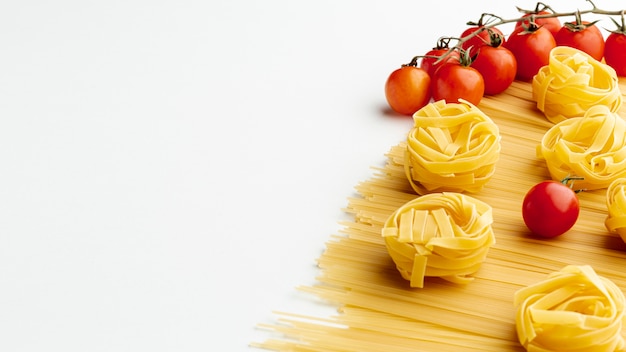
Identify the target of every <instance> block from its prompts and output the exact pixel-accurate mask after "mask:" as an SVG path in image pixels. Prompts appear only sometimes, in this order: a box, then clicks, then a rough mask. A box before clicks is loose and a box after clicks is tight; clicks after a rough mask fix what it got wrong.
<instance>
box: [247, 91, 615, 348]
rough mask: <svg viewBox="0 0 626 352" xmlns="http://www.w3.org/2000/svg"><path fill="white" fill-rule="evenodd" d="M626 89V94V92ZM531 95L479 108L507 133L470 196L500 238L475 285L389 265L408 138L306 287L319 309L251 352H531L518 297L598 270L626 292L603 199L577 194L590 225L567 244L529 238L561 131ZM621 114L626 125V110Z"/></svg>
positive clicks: (487, 100)
mask: <svg viewBox="0 0 626 352" xmlns="http://www.w3.org/2000/svg"><path fill="white" fill-rule="evenodd" d="M620 84H621V88H622V89H623V90H624V91H626V81H622V82H621V83H620ZM531 90H532V88H531V85H530V83H526V82H513V85H512V86H511V87H510V88H509V89H508V90H507V91H505V92H504V93H502V94H499V95H497V96H488V97H484V98H483V99H482V100H481V102H480V105H479V107H480V109H481V111H483V112H484V113H485V114H487V115H488V116H489V117H490V118H492V119H493V121H494V122H495V123H496V124H497V125H498V128H499V130H500V135H501V136H502V140H501V145H502V149H501V152H500V153H501V155H500V159H499V160H498V163H497V171H496V172H495V173H494V175H493V177H492V179H491V180H490V181H489V182H488V183H487V184H486V185H485V186H484V187H483V189H482V190H480V191H479V192H476V193H473V194H471V196H472V197H474V198H476V199H479V200H481V201H483V202H485V203H487V204H489V205H490V206H491V207H492V212H493V224H492V228H493V230H494V233H495V234H496V236H497V243H495V244H494V245H493V246H492V247H491V248H490V249H489V253H488V255H487V257H486V258H485V261H484V262H483V263H482V265H481V268H480V270H479V271H478V272H477V273H476V274H474V275H473V277H474V280H473V281H472V283H471V284H469V285H457V284H454V283H450V282H448V281H445V280H442V279H439V278H429V279H428V280H427V285H425V287H424V288H421V289H412V288H410V286H409V284H407V281H406V280H405V279H403V278H402V277H401V275H400V274H399V273H398V270H397V268H396V265H395V263H394V262H393V260H392V259H391V258H390V256H389V253H388V251H387V249H386V245H385V239H384V238H383V237H382V236H381V231H382V228H383V226H384V224H385V222H386V221H387V219H388V218H389V216H390V215H391V214H392V213H393V212H394V211H396V210H397V209H398V208H400V207H401V206H402V205H404V204H405V203H407V202H409V201H410V200H412V199H415V197H416V195H415V191H414V190H413V188H412V186H411V184H410V183H409V181H408V180H407V177H406V173H405V165H404V160H405V159H404V157H405V154H406V149H407V145H406V141H405V140H403V138H402V137H403V136H401V138H399V141H398V143H397V144H395V145H393V146H391V147H390V148H389V150H387V151H384V152H381V156H382V154H384V156H385V157H384V163H383V164H382V165H379V162H378V161H375V163H373V164H374V165H376V166H374V167H373V174H372V175H371V177H368V178H367V179H365V180H363V181H362V182H359V183H358V184H356V185H355V194H354V195H353V196H351V197H350V198H349V199H348V204H347V205H346V209H345V210H346V212H347V215H348V218H347V219H345V220H344V221H342V222H341V226H340V229H339V230H338V231H339V233H338V234H334V235H330V236H329V237H328V241H327V242H326V243H325V244H324V245H323V247H324V251H323V253H321V254H320V256H319V257H318V258H317V262H316V263H317V265H318V267H319V269H318V270H317V272H316V275H315V278H314V279H313V278H311V281H312V282H310V283H309V282H308V281H307V282H305V283H303V285H301V286H299V287H298V290H297V292H296V294H295V296H296V298H297V301H300V302H299V303H302V302H301V301H305V302H306V301H309V300H310V301H311V302H312V304H311V306H310V307H308V308H307V307H300V305H298V307H299V308H283V309H287V310H291V309H296V311H295V312H293V311H288V312H276V313H275V320H274V321H269V322H266V323H265V324H262V325H261V328H262V331H261V333H262V334H264V333H267V338H263V337H260V338H261V339H262V340H261V341H255V342H253V343H252V345H253V346H256V347H259V348H262V349H264V350H272V351H281V352H287V351H290V352H294V351H300V352H322V351H323V352H380V351H385V352H409V351H411V352H412V351H438V352H442V351H443V352H475V351H490V352H524V350H525V349H524V347H523V346H522V345H521V344H520V342H519V341H518V338H517V334H516V324H515V314H516V310H515V307H514V305H513V300H514V295H515V292H517V291H518V290H520V289H522V288H524V287H527V286H529V285H533V284H535V283H537V282H539V281H541V280H544V279H545V278H546V276H547V275H549V274H550V273H552V272H555V271H559V270H561V269H562V268H564V267H565V266H567V265H572V264H574V265H590V266H591V267H593V268H594V270H595V271H596V272H597V273H598V275H601V276H603V277H606V278H607V279H610V280H611V281H612V282H614V283H615V284H616V285H617V286H618V287H619V288H620V289H622V290H626V270H624V267H625V266H626V244H625V243H624V242H623V241H622V240H621V239H620V238H619V236H618V235H617V234H614V233H610V232H608V231H606V228H605V226H604V221H605V219H606V217H607V208H606V204H605V202H606V190H590V191H586V192H581V193H579V195H578V196H579V198H580V206H581V214H580V217H579V220H578V222H577V223H576V225H575V226H574V227H573V228H572V229H571V230H570V231H569V232H568V235H567V236H562V237H561V238H557V239H554V240H550V241H544V240H538V239H536V238H533V237H532V236H529V235H528V231H527V230H526V227H525V225H524V222H523V220H522V218H521V214H520V206H521V202H522V199H523V197H524V195H525V193H526V191H527V190H528V189H529V188H530V187H531V186H532V185H534V184H536V183H537V182H540V181H543V180H545V179H546V178H548V177H550V175H549V173H548V171H547V169H546V166H545V163H544V162H543V161H542V160H538V159H537V154H536V153H537V148H536V147H537V144H538V143H540V141H541V138H542V137H543V135H544V134H545V132H546V131H547V130H548V129H549V128H550V127H552V126H553V125H554V124H552V123H551V122H550V121H548V120H547V119H546V118H545V116H544V115H543V113H541V112H540V111H539V110H537V109H536V106H535V102H534V100H533V98H532V92H531ZM619 114H620V115H621V116H626V108H625V107H622V108H621V109H620V111H619ZM331 171H333V170H329V172H331ZM305 215H308V216H309V217H308V221H311V222H313V221H316V219H318V220H319V218H317V217H316V215H317V214H312V213H311V214H309V213H307V214H305ZM287 230H289V231H294V232H297V231H298V228H291V229H287ZM625 292H626V291H625ZM309 309H310V310H309ZM326 309H328V310H329V311H327V310H326ZM621 335H622V336H626V328H625V327H624V326H622V331H621Z"/></svg>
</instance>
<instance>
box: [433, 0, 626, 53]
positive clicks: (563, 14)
mask: <svg viewBox="0 0 626 352" xmlns="http://www.w3.org/2000/svg"><path fill="white" fill-rule="evenodd" d="M587 2H589V3H590V4H591V6H592V8H591V9H588V10H582V11H581V10H576V11H572V12H553V13H547V14H541V15H532V16H531V21H534V20H536V19H538V18H552V17H566V16H567V17H571V16H580V15H583V14H595V15H603V16H623V13H624V11H626V10H617V11H607V10H602V9H599V8H598V7H596V5H595V4H594V3H593V1H592V0H587ZM545 6H546V8H549V6H547V5H545ZM518 9H519V8H518ZM484 16H491V17H493V18H497V19H498V21H496V22H491V23H488V24H484V25H482V26H481V27H480V28H479V29H478V30H476V31H474V32H472V33H470V34H469V35H467V36H465V37H463V38H460V39H459V40H458V41H457V43H456V45H455V46H454V47H452V48H450V50H448V52H446V53H445V54H443V55H441V56H440V57H439V60H437V63H439V62H441V61H443V60H444V59H445V58H447V57H448V56H449V55H450V54H451V52H452V51H453V50H455V49H458V48H460V47H461V46H462V45H463V43H465V42H467V41H468V40H470V39H471V38H473V37H475V36H477V35H478V34H480V33H481V32H482V31H485V30H487V29H489V28H493V27H496V26H501V25H503V24H507V23H516V22H518V21H520V20H522V19H524V17H518V18H510V19H505V18H502V17H500V16H496V15H493V14H485V13H484V14H482V15H481V20H480V21H479V22H482V19H483V17H484Z"/></svg>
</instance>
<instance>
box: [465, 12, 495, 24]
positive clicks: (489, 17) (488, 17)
mask: <svg viewBox="0 0 626 352" xmlns="http://www.w3.org/2000/svg"><path fill="white" fill-rule="evenodd" d="M502 20H503V18H502V17H500V16H498V15H494V14H492V13H482V14H481V15H480V18H479V19H478V22H474V21H468V22H467V23H466V24H467V25H468V26H476V27H484V26H487V25H489V24H491V23H494V22H495V21H502Z"/></svg>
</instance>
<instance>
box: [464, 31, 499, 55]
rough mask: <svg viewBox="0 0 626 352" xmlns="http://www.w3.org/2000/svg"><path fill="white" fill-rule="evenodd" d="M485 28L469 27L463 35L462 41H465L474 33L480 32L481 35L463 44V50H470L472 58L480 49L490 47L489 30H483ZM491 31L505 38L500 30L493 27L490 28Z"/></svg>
mask: <svg viewBox="0 0 626 352" xmlns="http://www.w3.org/2000/svg"><path fill="white" fill-rule="evenodd" d="M483 27H484V26H483V25H477V26H473V27H469V28H467V29H466V30H464V31H463V33H461V39H463V38H465V37H467V36H469V35H471V34H472V33H474V32H476V31H478V30H480V33H478V34H476V35H474V36H473V37H471V38H469V39H467V40H466V41H465V42H463V43H462V44H461V48H463V49H464V50H470V56H474V55H475V54H476V52H478V50H480V48H482V47H483V46H485V45H489V43H490V42H491V38H490V36H489V31H488V30H487V29H482V28H483ZM489 30H491V31H492V32H493V33H495V34H499V35H501V36H502V38H504V35H502V31H500V30H499V29H498V28H496V27H491V28H489ZM503 40H504V39H503Z"/></svg>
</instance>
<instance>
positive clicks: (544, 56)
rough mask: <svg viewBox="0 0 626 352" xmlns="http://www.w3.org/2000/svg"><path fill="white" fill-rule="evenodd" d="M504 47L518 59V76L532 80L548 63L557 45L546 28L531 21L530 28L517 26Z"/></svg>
mask: <svg viewBox="0 0 626 352" xmlns="http://www.w3.org/2000/svg"><path fill="white" fill-rule="evenodd" d="M504 47H505V48H507V49H509V50H510V51H511V52H512V53H513V55H515V59H517V74H516V78H517V79H519V80H520V81H530V80H531V79H532V78H533V77H534V76H535V75H536V74H537V72H539V69H541V68H542V67H543V66H545V65H547V64H548V61H549V59H550V51H551V50H552V49H554V48H555V47H556V41H555V40H554V37H553V36H552V34H551V33H550V31H548V30H547V29H546V28H544V27H538V26H536V25H535V24H532V23H531V24H530V26H529V27H528V28H526V27H517V28H515V29H514V30H513V32H512V33H511V35H509V38H508V40H507V41H506V42H505V43H504Z"/></svg>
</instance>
